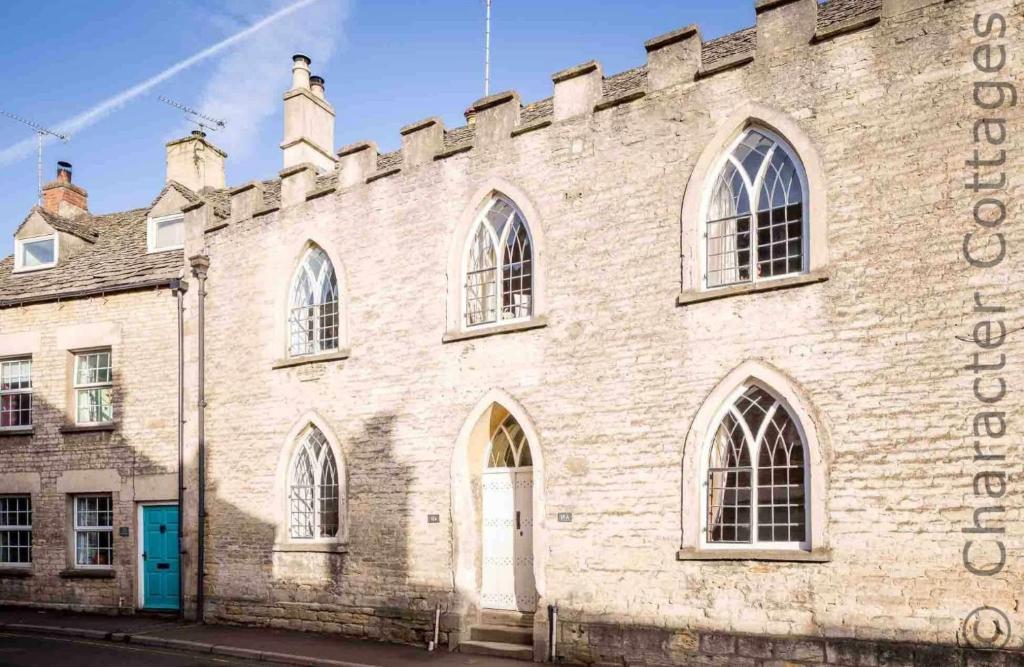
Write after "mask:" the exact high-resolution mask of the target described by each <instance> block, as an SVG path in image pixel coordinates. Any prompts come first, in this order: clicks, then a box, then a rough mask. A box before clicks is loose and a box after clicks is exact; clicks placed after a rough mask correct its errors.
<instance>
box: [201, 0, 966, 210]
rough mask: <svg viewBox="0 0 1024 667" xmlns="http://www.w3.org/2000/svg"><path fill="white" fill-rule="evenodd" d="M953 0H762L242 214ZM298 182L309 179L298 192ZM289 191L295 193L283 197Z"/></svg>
mask: <svg viewBox="0 0 1024 667" xmlns="http://www.w3.org/2000/svg"><path fill="white" fill-rule="evenodd" d="M950 1H951V0H828V2H825V3H822V4H819V3H818V2H817V0H755V14H756V24H755V25H754V26H751V27H749V28H744V29H742V30H738V31H736V32H733V33H731V34H728V35H725V36H722V37H718V38H716V39H713V40H709V41H704V39H703V37H702V36H701V32H700V28H699V27H698V26H697V25H688V26H685V27H683V28H680V29H677V30H673V31H671V32H667V33H665V34H662V35H659V36H657V37H654V38H652V39H649V40H647V41H646V42H645V43H644V49H645V51H646V54H647V60H646V62H645V63H644V64H642V65H639V66H637V67H634V68H632V69H628V70H626V71H624V72H620V73H617V74H614V75H611V76H605V74H604V72H603V70H602V67H601V64H600V63H599V62H598V61H596V60H590V61H587V62H585V63H581V64H579V65H575V66H573V67H569V68H566V69H563V70H560V71H558V72H555V73H554V74H553V75H552V76H551V80H552V84H553V88H554V91H553V95H552V96H551V97H548V98H545V99H542V100H538V101H534V102H530V103H527V104H523V103H522V102H521V100H520V98H519V95H518V93H516V92H515V91H511V90H510V91H504V92H500V93H496V94H493V95H490V96H488V97H485V98H482V99H478V100H476V101H475V102H473V103H472V104H471V105H470V106H469V108H468V109H467V110H466V112H465V116H466V124H465V125H463V126H461V127H456V128H450V129H449V128H446V127H445V126H444V123H443V121H442V120H441V119H440V118H437V117H430V118H426V119H423V120H420V121H417V122H413V123H410V124H408V125H406V126H405V127H403V128H401V130H400V136H401V142H402V143H401V147H400V148H399V149H397V150H394V151H391V152H387V153H381V152H379V151H378V148H377V144H376V142H373V141H369V140H364V141H358V142H355V143H353V144H350V145H348V146H345V147H343V148H341V149H339V150H338V151H337V153H336V160H337V161H336V166H335V169H334V170H333V172H332V171H328V172H326V173H324V172H323V171H321V172H320V173H319V176H318V175H317V172H316V171H315V170H314V169H313V165H311V164H310V165H304V166H306V167H308V169H296V168H294V167H292V168H290V169H286V170H285V171H283V172H282V173H281V174H280V176H281V184H280V187H279V188H277V190H275V191H274V193H273V194H271V190H272V189H273V188H272V187H268V184H269V183H270V182H264V183H263V184H262V186H263V187H262V188H255V189H254V188H251V187H245V186H243V188H238V189H236V190H235V191H234V192H232V199H234V198H235V197H241V198H242V200H240V201H239V206H238V207H237V208H238V211H239V214H243V212H245V211H249V210H250V209H251V210H253V211H254V212H255V214H256V215H259V214H260V213H267V212H271V211H273V210H277V208H280V207H281V206H288V205H290V204H292V203H297V202H298V201H302V200H303V199H312V198H316V197H320V196H323V195H324V194H328V193H330V192H333V191H334V190H336V189H345V188H350V187H354V186H357V185H360V184H368V183H373V182H375V181H378V180H381V179H385V178H388V177H391V176H394V175H396V174H399V173H401V172H403V171H405V170H409V169H412V168H415V167H417V166H419V165H422V164H426V163H430V162H433V161H439V160H445V159H447V158H450V157H453V156H456V155H459V154H462V153H466V152H467V151H471V150H474V149H485V148H486V147H487V146H488V145H490V144H493V143H495V142H498V141H504V140H507V139H509V138H512V137H517V136H520V135H523V134H527V133H530V132H533V131H536V130H541V129H543V128H546V127H548V126H550V125H551V124H552V123H556V122H559V121H563V120H567V119H571V118H574V117H579V116H583V115H585V114H594V113H600V112H602V111H605V110H608V109H612V108H615V107H618V106H621V105H625V104H629V103H631V102H635V101H637V100H640V99H642V98H644V97H645V96H647V95H652V94H656V93H658V92H659V91H661V90H663V89H667V88H670V87H674V86H679V85H685V84H695V85H702V81H704V80H706V79H709V78H712V77H715V76H717V75H720V74H722V73H725V72H728V71H731V70H736V69H740V68H744V67H747V66H756V64H757V63H760V62H765V63H768V64H769V65H770V64H771V63H772V62H773V61H777V60H779V59H781V58H792V57H793V54H792V51H793V50H794V49H799V48H805V49H814V48H816V46H817V45H820V44H823V43H826V42H830V41H832V40H833V39H835V38H836V37H839V36H841V35H845V34H848V33H853V32H857V31H861V30H866V29H870V28H872V27H873V26H875V25H877V24H879V23H881V22H883V21H885V20H888V19H892V18H893V17H897V16H899V15H900V14H903V13H906V12H909V11H913V10H917V9H921V8H923V7H926V6H928V5H932V4H940V3H943V2H950ZM300 166H303V165H300ZM291 179H301V181H302V182H301V184H298V185H296V184H294V183H293V184H292V185H291V186H290V185H289V184H288V181H289V180H291ZM280 193H294V194H285V195H284V196H283V197H282V195H281V194H280ZM254 196H255V197H256V199H257V200H258V199H259V198H260V196H262V197H263V200H262V202H261V201H250V199H251V198H252V197H254ZM282 199H283V200H284V201H282ZM232 208H234V207H232ZM231 217H232V218H236V217H237V216H236V215H232V216H231ZM219 226H221V225H217V227H218V228H219Z"/></svg>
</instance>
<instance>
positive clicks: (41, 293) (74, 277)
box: [0, 207, 184, 307]
mask: <svg viewBox="0 0 1024 667" xmlns="http://www.w3.org/2000/svg"><path fill="white" fill-rule="evenodd" d="M149 210H150V209H149V207H147V208H138V209H134V210H131V211H123V212H120V213H111V214H108V215H95V216H92V215H85V216H80V217H79V218H75V220H74V221H70V222H71V223H72V224H73V225H74V226H75V227H76V228H78V229H79V230H82V229H83V228H85V229H88V230H89V231H90V232H91V233H92V234H93V243H92V245H91V246H88V247H86V248H83V249H82V250H80V251H79V252H77V253H75V254H73V255H71V256H69V257H67V258H62V259H61V261H60V263H59V264H58V265H57V266H55V267H53V268H52V269H46V270H43V271H32V272H28V273H13V270H14V256H13V255H11V256H8V257H6V258H4V259H2V260H0V307H5V306H12V305H18V304H20V303H25V302H33V301H48V300H51V299H57V298H62V297H63V298H73V297H75V296H80V295H82V294H84V293H92V292H102V291H110V292H115V291H125V290H130V289H136V288H141V287H147V286H152V285H156V284H159V283H161V282H169V281H170V280H171V279H173V278H176V277H177V276H178V272H179V271H180V270H181V267H182V264H183V262H184V253H183V251H181V250H168V251H166V252H159V253H152V254H149V253H148V252H147V251H148V248H147V245H146V227H147V225H146V217H147V216H148V214H149ZM46 215H47V216H51V217H52V218H56V221H57V224H59V225H67V224H68V223H69V221H67V220H64V219H62V218H59V217H58V216H53V214H49V213H47V214H46ZM51 217H48V218H47V223H48V224H53V221H51ZM55 226H56V225H55ZM69 233H70V232H69Z"/></svg>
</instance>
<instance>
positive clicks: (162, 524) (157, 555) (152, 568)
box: [142, 505, 181, 610]
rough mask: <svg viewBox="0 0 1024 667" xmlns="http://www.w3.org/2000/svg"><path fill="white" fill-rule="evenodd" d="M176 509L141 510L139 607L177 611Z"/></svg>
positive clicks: (179, 572) (162, 507)
mask: <svg viewBox="0 0 1024 667" xmlns="http://www.w3.org/2000/svg"><path fill="white" fill-rule="evenodd" d="M180 564H181V560H180V549H179V548H178V506H177V505H150V506H143V508H142V575H143V581H142V606H143V607H145V608H146V609H175V610H176V609H178V603H179V600H178V577H179V576H181V568H180Z"/></svg>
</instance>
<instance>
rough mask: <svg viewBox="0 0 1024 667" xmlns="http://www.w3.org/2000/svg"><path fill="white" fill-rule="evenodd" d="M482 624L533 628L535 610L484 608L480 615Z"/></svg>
mask: <svg viewBox="0 0 1024 667" xmlns="http://www.w3.org/2000/svg"><path fill="white" fill-rule="evenodd" d="M480 624H481V625H507V626H513V627H520V628H533V612H524V611H505V610H501V609H484V611H483V613H482V614H481V616H480Z"/></svg>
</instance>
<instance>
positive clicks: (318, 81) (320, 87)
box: [309, 76, 324, 99]
mask: <svg viewBox="0 0 1024 667" xmlns="http://www.w3.org/2000/svg"><path fill="white" fill-rule="evenodd" d="M309 87H310V90H312V91H313V94H314V95H316V96H317V97H319V98H320V99H324V78H323V77H322V76H311V77H309Z"/></svg>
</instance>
